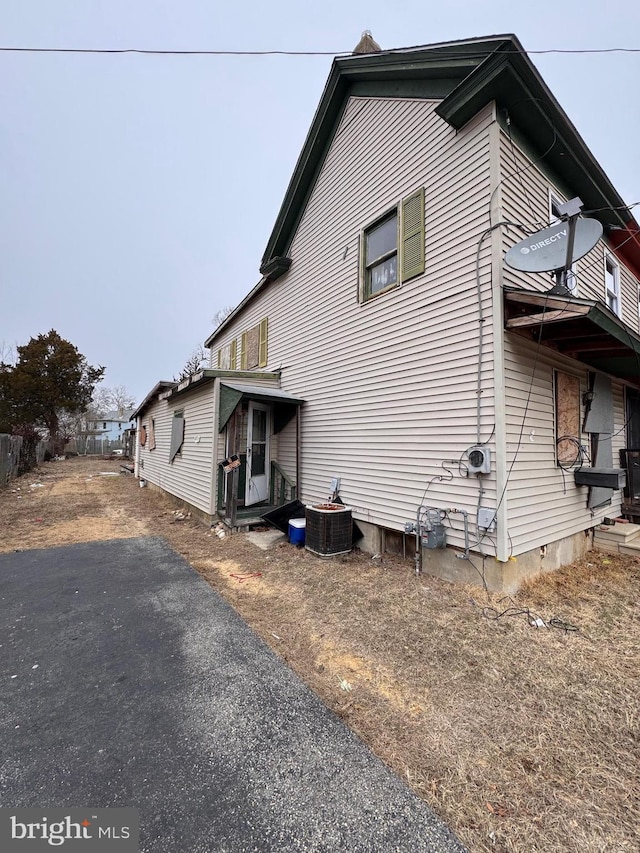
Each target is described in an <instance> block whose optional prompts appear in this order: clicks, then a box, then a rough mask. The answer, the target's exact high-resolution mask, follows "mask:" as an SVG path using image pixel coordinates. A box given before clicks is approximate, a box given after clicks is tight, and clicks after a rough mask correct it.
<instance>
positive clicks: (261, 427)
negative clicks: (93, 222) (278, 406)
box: [251, 409, 267, 441]
mask: <svg viewBox="0 0 640 853" xmlns="http://www.w3.org/2000/svg"><path fill="white" fill-rule="evenodd" d="M251 429H252V436H253V441H266V438H267V413H266V412H265V411H264V409H254V410H253V424H252V425H251Z"/></svg>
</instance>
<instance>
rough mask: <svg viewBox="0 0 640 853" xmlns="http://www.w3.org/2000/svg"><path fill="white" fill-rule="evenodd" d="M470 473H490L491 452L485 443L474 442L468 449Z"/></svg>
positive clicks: (468, 468) (468, 469)
mask: <svg viewBox="0 0 640 853" xmlns="http://www.w3.org/2000/svg"><path fill="white" fill-rule="evenodd" d="M467 471H468V474H490V473H491V452H490V450H489V448H488V447H485V445H483V444H474V445H473V447H469V448H468V449H467Z"/></svg>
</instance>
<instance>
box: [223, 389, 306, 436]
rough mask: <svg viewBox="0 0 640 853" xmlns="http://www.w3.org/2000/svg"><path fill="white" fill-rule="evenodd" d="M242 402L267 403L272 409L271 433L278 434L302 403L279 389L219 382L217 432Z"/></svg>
mask: <svg viewBox="0 0 640 853" xmlns="http://www.w3.org/2000/svg"><path fill="white" fill-rule="evenodd" d="M243 400H253V401H254V402H256V403H267V404H270V405H273V407H274V410H273V412H274V417H273V431H274V433H277V432H280V430H281V429H283V427H285V426H286V425H287V424H288V423H289V421H290V420H291V418H292V417H293V416H294V415H295V413H296V409H297V408H298V406H301V405H302V404H303V403H304V400H302V399H300V398H299V397H294V396H293V395H292V394H287V393H286V391H281V390H280V389H279V388H268V387H266V386H264V385H242V384H240V383H236V382H227V381H222V382H220V408H219V416H218V430H219V432H222V430H223V429H224V428H225V426H226V425H227V423H228V421H229V418H230V417H231V415H232V414H233V413H234V411H235V409H236V407H237V405H238V403H240V402H242V401H243Z"/></svg>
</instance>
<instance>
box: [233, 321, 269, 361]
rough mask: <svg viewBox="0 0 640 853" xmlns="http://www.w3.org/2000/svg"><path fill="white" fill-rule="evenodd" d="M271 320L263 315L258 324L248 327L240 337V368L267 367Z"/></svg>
mask: <svg viewBox="0 0 640 853" xmlns="http://www.w3.org/2000/svg"><path fill="white" fill-rule="evenodd" d="M268 339H269V321H268V318H267V317H263V319H262V320H260V322H259V323H258V325H257V326H253V327H252V328H251V329H247V331H246V332H243V333H242V336H241V338H240V370H251V369H252V368H254V367H266V366H267V364H268V355H269V340H268Z"/></svg>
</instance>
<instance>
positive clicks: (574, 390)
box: [555, 370, 580, 465]
mask: <svg viewBox="0 0 640 853" xmlns="http://www.w3.org/2000/svg"><path fill="white" fill-rule="evenodd" d="M555 380H556V381H555V386H556V387H555V391H556V460H557V462H558V464H559V465H567V464H571V463H572V462H574V461H575V460H576V457H577V455H578V452H579V448H578V446H577V444H580V379H579V378H578V377H577V376H573V375H572V374H571V373H561V372H560V371H559V370H556V371H555ZM576 442H577V444H576Z"/></svg>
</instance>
